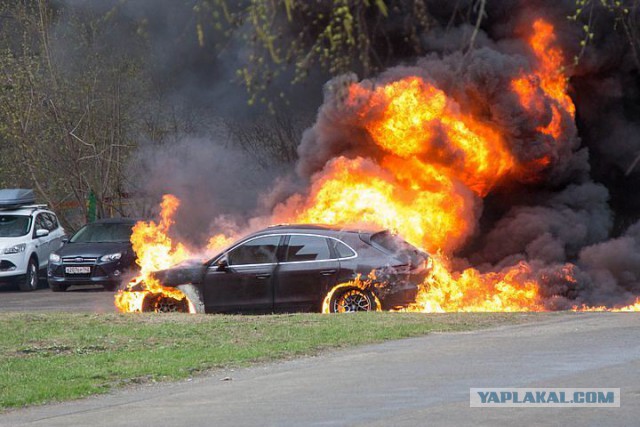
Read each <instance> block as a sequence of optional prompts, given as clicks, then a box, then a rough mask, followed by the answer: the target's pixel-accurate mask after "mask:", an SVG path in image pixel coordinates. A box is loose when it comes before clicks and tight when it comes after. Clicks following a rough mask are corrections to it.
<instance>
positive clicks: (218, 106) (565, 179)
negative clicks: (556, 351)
mask: <svg viewBox="0 0 640 427" xmlns="http://www.w3.org/2000/svg"><path fill="white" fill-rule="evenodd" d="M64 3H66V4H68V5H72V6H74V7H86V8H104V10H107V6H105V3H108V2H102V1H97V0H96V1H79V0H66V1H65V2H64ZM426 3H427V8H428V10H429V12H430V13H431V14H432V15H433V16H434V17H435V18H436V19H437V20H438V21H439V22H440V26H439V27H438V26H436V27H435V28H431V29H430V30H429V32H428V33H425V34H420V35H419V38H420V40H421V43H422V45H423V47H424V49H425V50H426V51H428V52H429V53H428V54H427V55H426V56H422V57H407V55H406V51H403V52H402V55H403V56H402V57H399V58H397V61H396V63H395V64H394V66H392V67H390V68H389V69H387V70H384V71H382V72H381V73H380V74H379V75H376V76H370V77H369V78H368V79H367V80H366V81H365V82H361V77H358V76H354V75H348V76H340V77H337V78H336V79H334V80H332V81H330V82H329V83H327V84H326V85H324V88H323V85H322V83H321V82H324V79H323V78H322V73H318V75H316V76H314V77H313V78H312V79H311V80H309V81H308V82H307V83H306V84H305V85H304V86H298V87H297V88H294V90H293V91H291V90H287V92H288V93H292V94H293V95H292V96H291V97H290V101H291V104H292V105H291V108H290V109H289V110H287V111H289V112H291V111H296V112H302V113H303V114H302V115H303V116H304V115H305V114H306V112H308V111H317V117H316V120H315V123H314V124H313V125H312V126H310V127H309V129H307V131H306V132H305V133H304V136H302V137H301V139H300V145H299V147H298V149H297V154H298V159H297V161H293V159H291V160H292V161H289V162H287V161H285V162H282V161H275V160H274V161H266V162H263V163H262V164H260V162H259V161H258V160H257V159H256V156H255V153H253V154H254V155H252V153H251V150H250V149H249V150H247V146H246V144H245V145H244V146H241V147H238V144H237V143H236V142H237V141H235V140H234V138H238V134H237V132H236V133H234V132H233V131H229V126H228V123H227V124H226V125H224V126H223V125H216V126H203V127H197V128H196V129H192V130H191V131H188V132H185V134H184V135H179V136H178V137H177V142H176V143H175V144H165V145H158V144H156V143H154V141H147V142H144V143H142V144H141V146H140V149H139V151H138V152H137V153H136V155H135V156H134V157H133V159H132V162H131V166H130V167H131V169H132V173H133V174H134V175H135V174H136V173H137V174H140V172H142V174H141V175H143V176H144V177H146V180H143V179H142V178H141V179H140V180H142V181H143V182H140V186H139V188H138V189H137V190H138V191H143V192H147V193H148V194H149V195H151V196H159V195H160V194H162V193H164V192H171V193H174V194H176V195H177V196H178V197H180V198H181V199H183V205H182V209H181V211H180V212H179V213H178V216H177V217H176V220H177V223H178V228H179V231H180V233H182V235H184V236H186V237H189V238H191V239H193V240H194V241H198V242H199V243H201V242H202V236H201V233H202V232H205V231H206V233H212V232H215V231H223V232H224V231H226V230H216V227H217V226H219V225H220V224H221V223H224V224H228V223H229V222H231V223H233V227H232V228H233V229H234V230H233V231H237V230H238V229H243V228H244V227H247V225H248V224H249V221H250V220H251V219H252V218H269V217H270V215H271V214H272V213H273V212H274V211H275V212H277V214H278V215H282V212H283V211H287V210H288V209H299V208H300V205H299V204H300V203H303V204H304V202H305V200H307V199H306V198H307V197H309V195H310V193H311V192H312V191H313V190H312V188H313V184H314V182H315V181H316V180H317V176H318V175H316V174H318V173H320V172H322V171H325V170H327V169H326V168H330V167H334V165H335V164H336V159H338V158H340V157H345V158H347V159H354V158H364V159H372V160H371V161H373V165H374V166H366V167H378V166H379V161H380V153H379V150H380V148H379V147H376V146H375V144H372V142H371V138H370V135H369V134H368V133H367V131H366V129H367V128H366V126H365V123H364V121H366V120H368V118H367V117H368V116H365V119H363V116H362V115H358V114H356V110H349V109H346V110H345V109H344V105H343V103H342V102H343V99H342V98H341V97H340V96H341V95H340V89H336V88H339V87H341V86H344V85H345V84H347V85H348V84H351V83H358V82H360V83H359V84H360V85H361V86H363V87H366V88H368V89H367V90H368V91H370V92H372V93H373V92H374V91H375V87H377V86H379V85H384V84H387V83H389V82H394V81H397V80H400V79H403V78H406V77H411V76H418V77H420V78H421V79H424V80H425V81H428V82H430V83H432V84H433V85H434V86H435V87H437V88H438V89H440V90H442V91H444V92H445V93H446V94H447V95H448V96H449V97H450V98H451V99H452V100H454V101H455V104H456V105H457V106H458V108H461V109H462V110H463V111H465V112H468V113H470V114H475V115H476V116H477V119H478V120H479V121H481V122H486V123H488V124H490V125H491V126H492V127H493V128H497V129H500V131H501V132H502V134H503V135H504V138H505V140H506V142H505V144H506V146H507V147H508V149H509V151H510V152H511V153H512V154H513V156H514V158H515V159H516V161H517V164H518V165H519V166H520V167H521V170H524V169H527V168H531V167H532V166H531V165H533V164H534V163H535V162H536V161H541V159H543V158H544V159H546V160H545V162H543V163H540V164H541V165H544V166H540V167H539V169H537V170H536V174H535V176H536V178H535V179H531V176H530V175H529V174H527V173H525V172H523V173H521V174H520V175H518V174H514V176H513V177H512V178H513V179H505V180H500V182H497V183H492V184H491V186H490V189H489V192H488V193H487V194H482V195H481V196H478V195H477V194H472V193H473V191H472V192H470V193H469V192H467V193H464V195H461V196H460V197H463V198H468V199H469V202H468V203H469V206H472V208H470V209H469V210H468V211H465V212H466V213H465V215H468V217H469V221H471V223H472V225H471V226H470V227H469V229H468V230H467V231H466V232H465V233H464V234H462V235H461V236H459V241H456V242H455V244H451V245H450V246H449V247H448V248H449V250H450V251H451V254H452V255H454V256H457V257H458V258H457V260H456V262H457V263H458V264H459V265H460V266H467V265H473V266H475V267H477V268H479V269H480V270H481V271H499V270H500V269H502V268H507V267H509V266H512V265H514V264H516V263H518V262H520V261H523V260H524V261H527V262H529V263H530V264H531V265H532V266H534V273H535V275H536V277H537V278H538V279H540V277H542V276H544V277H546V280H547V281H548V282H549V284H548V292H549V293H554V292H556V293H561V294H563V296H568V297H569V298H570V299H571V300H572V301H573V302H576V301H577V302H579V303H587V304H599V303H606V304H611V303H624V302H628V301H629V299H630V298H632V297H633V296H634V295H637V294H638V292H640V262H639V261H640V232H639V231H638V230H640V225H639V224H638V223H636V222H637V220H638V218H639V217H640V216H639V214H640V194H639V193H640V190H639V188H640V186H639V185H638V184H640V162H638V159H637V158H638V156H640V79H639V76H638V73H639V70H638V60H637V58H635V57H634V52H633V50H632V49H631V48H630V47H629V44H628V41H627V40H626V38H625V34H624V32H623V31H620V30H619V28H618V27H616V25H615V22H614V20H613V18H612V14H611V13H610V12H609V11H607V10H606V9H604V8H602V7H600V6H599V5H598V4H596V5H595V6H594V10H593V14H592V28H593V30H594V37H593V40H591V41H590V43H589V44H588V46H587V47H586V49H585V50H584V52H583V54H582V55H581V57H580V61H579V63H578V65H577V66H573V65H572V62H573V61H572V59H573V57H574V56H575V55H579V54H580V41H581V40H582V39H583V37H584V33H583V28H582V23H581V22H573V21H571V20H568V19H567V16H569V15H571V14H572V13H573V11H574V10H573V8H575V2H573V1H565V2H558V1H533V2H532V1H524V0H512V1H488V2H487V7H486V18H485V19H484V20H483V22H482V25H481V28H480V31H479V33H478V34H477V37H476V39H475V45H474V47H473V48H472V49H471V50H470V51H467V46H466V45H467V42H468V40H469V37H470V35H471V33H472V32H473V28H472V27H471V26H470V25H469V24H468V23H466V22H465V23H460V24H458V25H456V22H457V21H456V20H455V19H454V20H450V17H451V15H452V13H453V9H452V8H454V7H460V8H461V9H464V8H465V7H464V6H465V5H461V4H460V2H447V1H442V0H439V1H429V2H426ZM636 12H637V11H636ZM120 13H122V14H123V16H125V17H129V18H131V19H132V20H134V21H140V20H142V19H146V20H147V22H148V23H147V25H146V29H147V31H148V33H149V35H148V36H149V40H150V43H151V48H152V49H151V55H150V56H149V61H150V66H152V67H153V69H154V78H155V79H157V80H158V81H161V82H164V84H165V85H166V94H167V97H166V102H169V103H174V104H176V105H178V106H179V107H178V110H180V111H185V112H187V113H186V114H199V115H200V120H204V122H205V123H207V122H210V123H214V122H216V121H217V120H218V119H219V118H220V117H225V118H227V119H229V118H231V119H235V118H238V117H241V118H242V119H243V120H245V122H244V123H246V125H245V126H246V127H250V124H251V123H253V122H254V121H255V120H257V117H258V116H260V115H261V114H262V112H260V111H259V110H256V109H252V108H250V107H248V106H247V104H246V94H245V93H244V91H243V89H241V88H240V87H238V86H235V85H234V84H232V83H230V81H231V80H232V78H233V74H234V71H235V69H236V68H237V67H238V65H239V64H241V63H242V61H243V60H245V59H246V55H247V54H248V53H247V52H246V50H245V47H244V46H243V45H242V43H241V41H240V38H239V37H234V36H233V35H232V36H231V37H230V39H229V40H228V44H227V48H226V49H225V50H223V52H222V53H217V54H213V51H212V50H208V49H206V46H205V48H203V47H202V46H199V45H198V43H197V40H196V38H195V37H194V36H193V34H192V33H190V32H191V31H192V29H193V25H190V21H189V20H190V18H189V11H188V8H187V9H185V8H183V7H181V6H178V5H177V3H176V2H173V1H169V0H167V1H157V0H153V1H152V0H149V1H128V2H123V3H122V5H121V6H120ZM538 18H543V19H545V20H546V21H548V22H550V23H551V24H553V26H554V27H555V31H554V33H555V38H556V39H555V43H557V45H558V46H559V47H560V48H561V50H562V52H563V55H564V57H565V61H564V62H565V64H566V69H565V70H564V73H565V74H566V75H567V76H568V77H569V87H568V95H569V96H570V98H571V100H572V101H573V103H574V104H575V117H573V116H572V114H569V113H566V112H565V113H563V114H562V115H561V116H562V117H561V120H562V126H563V132H562V135H561V137H560V138H559V139H557V141H560V142H557V143H555V144H554V143H549V141H550V140H549V136H548V135H547V134H545V133H544V132H540V130H539V129H540V128H541V127H543V126H544V125H545V124H546V123H548V122H549V120H550V115H551V111H552V110H551V109H550V107H549V106H546V107H544V108H542V110H540V111H543V113H540V114H537V113H536V114H530V111H526V109H525V108H523V107H522V106H520V105H519V104H518V99H517V97H516V96H514V94H513V93H512V92H510V91H509V90H507V89H508V88H507V85H508V83H509V82H510V81H511V80H512V79H513V77H514V75H515V74H516V73H517V71H518V70H520V69H527V70H528V69H529V68H532V65H531V54H530V52H528V51H527V47H526V43H524V41H523V40H525V39H526V38H527V37H528V33H527V31H528V29H529V28H530V26H531V23H532V22H534V21H535V20H536V19H538ZM616 28H617V29H616ZM238 31H242V29H240V30H238ZM106 43H113V44H115V45H116V46H117V45H119V44H123V46H124V45H125V44H126V43H127V41H126V40H121V39H119V38H118V37H117V36H114V37H113V38H112V39H110V40H108V41H106ZM374 48H375V47H374ZM281 88H282V89H284V88H287V89H289V82H288V81H287V78H286V73H285V78H281V79H279V80H275V81H274V82H272V88H271V90H272V91H273V93H279V91H280V89H281ZM323 91H324V101H322V99H323V98H322V96H323ZM547 101H549V100H548V99H547V100H546V101H545V102H547ZM549 102H550V101H549ZM554 102H555V101H554ZM545 105H547V104H545ZM549 105H551V104H549ZM285 114H290V113H285ZM366 114H369V115H371V117H374V116H375V114H377V113H376V112H375V111H373V110H372V111H367V112H366ZM209 115H210V117H209ZM363 120H364V121H363ZM372 120H373V119H372ZM216 123H217V122H216ZM234 125H236V126H237V122H234ZM292 134H296V131H294V132H293V133H292ZM298 134H299V132H298ZM252 137H254V138H257V139H260V138H273V133H269V132H262V133H261V132H260V131H257V132H256V133H255V134H253V135H252ZM438 141H440V142H438V143H439V144H442V147H443V148H442V150H441V151H439V153H444V154H443V156H445V155H451V153H449V152H448V151H447V150H448V149H447V143H448V142H447V139H446V138H443V139H441V140H438ZM245 142H246V140H245ZM454 157H455V156H454ZM454 157H451V158H452V159H453V160H451V159H449V158H447V159H448V160H446V161H451V162H455V161H456V160H455V158H454ZM262 158H266V159H270V158H269V154H268V153H265V154H264V155H262ZM368 161H369V160H366V161H365V162H364V163H362V164H363V165H368V164H369V163H367V162H368ZM452 164H453V163H452ZM523 165H524V166H523ZM363 167H365V166H363ZM527 170H529V169H527ZM460 194H462V193H460ZM292 197H293V199H292ZM290 216H291V215H289V217H290ZM276 217H277V215H276ZM260 223H261V224H262V223H263V222H260ZM398 231H399V232H400V233H401V234H402V230H398ZM566 263H575V264H576V265H577V267H575V268H576V270H575V277H576V278H577V279H578V284H577V285H576V286H575V287H574V288H572V289H573V290H572V292H573V293H572V294H571V295H567V287H568V286H569V285H568V284H566V283H564V282H562V281H560V282H557V281H556V282H554V280H553V279H549V278H550V277H551V278H553V277H556V276H555V275H554V274H555V273H554V272H557V271H558V269H560V268H562V267H563V266H565V265H566ZM554 301H555V302H554V304H557V307H559V308H562V307H564V305H563V304H564V303H563V302H558V301H557V300H554Z"/></svg>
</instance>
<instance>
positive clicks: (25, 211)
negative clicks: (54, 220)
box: [0, 205, 55, 215]
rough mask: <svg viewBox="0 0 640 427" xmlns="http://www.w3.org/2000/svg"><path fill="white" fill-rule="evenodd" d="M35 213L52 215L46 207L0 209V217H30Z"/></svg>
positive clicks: (25, 206) (28, 206)
mask: <svg viewBox="0 0 640 427" xmlns="http://www.w3.org/2000/svg"><path fill="white" fill-rule="evenodd" d="M36 212H37V213H40V212H47V213H51V214H52V213H53V211H51V210H49V208H48V207H47V206H46V205H24V206H19V207H15V208H0V215H32V214H34V213H36ZM54 215H55V214H54Z"/></svg>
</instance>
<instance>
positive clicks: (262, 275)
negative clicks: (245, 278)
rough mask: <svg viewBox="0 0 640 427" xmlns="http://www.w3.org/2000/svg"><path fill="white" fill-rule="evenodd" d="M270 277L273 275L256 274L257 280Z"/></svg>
mask: <svg viewBox="0 0 640 427" xmlns="http://www.w3.org/2000/svg"><path fill="white" fill-rule="evenodd" d="M269 277H271V274H269V273H265V274H256V278H257V279H268V278H269Z"/></svg>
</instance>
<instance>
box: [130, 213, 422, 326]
mask: <svg viewBox="0 0 640 427" xmlns="http://www.w3.org/2000/svg"><path fill="white" fill-rule="evenodd" d="M430 269H431V259H430V257H429V255H428V254H427V253H426V252H423V251H421V250H419V249H417V248H415V247H414V246H412V245H410V244H409V243H407V242H405V241H404V240H403V239H401V238H400V237H398V236H397V235H394V234H392V233H391V232H389V231H377V232H369V231H368V232H363V231H359V230H344V229H340V228H335V227H327V226H316V225H281V226H274V227H269V228H267V229H265V230H262V231H259V232H257V233H254V234H251V235H249V236H247V237H245V238H244V239H242V240H240V241H239V242H237V243H235V244H234V245H232V246H231V247H230V248H229V249H227V250H225V251H224V252H222V253H221V254H219V255H217V256H216V257H214V258H212V259H211V260H209V261H207V262H205V263H204V264H202V263H187V264H183V265H180V266H176V267H174V268H171V269H167V270H163V271H159V272H156V273H154V274H153V276H154V278H155V279H157V280H158V281H159V282H160V283H161V284H162V285H163V286H164V287H165V288H166V287H170V288H171V287H177V288H178V289H180V290H182V291H183V292H184V294H185V295H186V296H187V298H188V299H189V301H190V302H191V305H192V307H193V308H191V310H190V309H189V308H188V303H187V302H186V301H184V300H179V299H176V298H175V297H172V296H170V295H167V294H166V293H157V292H155V293H154V292H151V293H149V294H148V295H147V296H146V297H145V300H144V302H143V303H142V311H196V312H207V313H212V312H273V311H325V312H349V311H372V310H380V309H390V308H394V307H398V306H403V305H406V304H408V303H411V302H413V301H414V300H415V296H416V292H417V289H418V285H419V284H420V283H422V282H423V281H424V279H425V278H426V277H427V276H428V274H429V272H430ZM143 285H144V284H142V283H141V284H139V285H138V286H143ZM129 290H130V291H136V290H142V289H141V288H137V289H136V288H135V287H134V288H132V289H129Z"/></svg>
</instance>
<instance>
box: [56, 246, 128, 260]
mask: <svg viewBox="0 0 640 427" xmlns="http://www.w3.org/2000/svg"><path fill="white" fill-rule="evenodd" d="M130 250H131V243H129V242H102V243H70V242H69V243H66V244H65V245H64V246H62V247H61V248H60V249H58V250H57V251H56V253H57V254H58V255H60V256H62V257H72V256H77V257H85V258H98V257H101V256H102V255H107V254H112V253H115V252H125V251H130Z"/></svg>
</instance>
